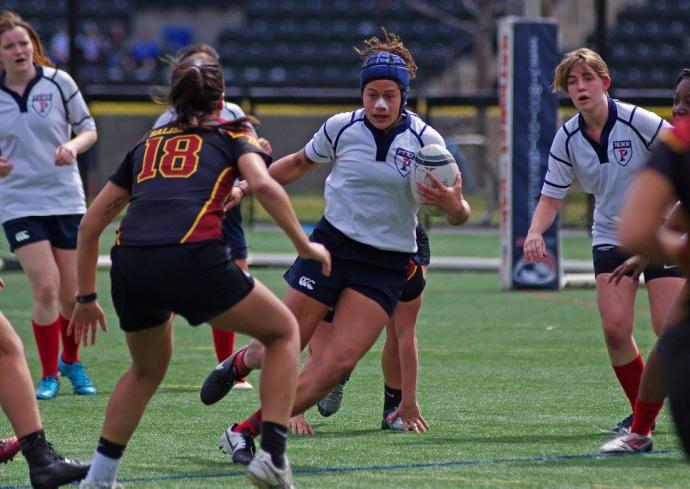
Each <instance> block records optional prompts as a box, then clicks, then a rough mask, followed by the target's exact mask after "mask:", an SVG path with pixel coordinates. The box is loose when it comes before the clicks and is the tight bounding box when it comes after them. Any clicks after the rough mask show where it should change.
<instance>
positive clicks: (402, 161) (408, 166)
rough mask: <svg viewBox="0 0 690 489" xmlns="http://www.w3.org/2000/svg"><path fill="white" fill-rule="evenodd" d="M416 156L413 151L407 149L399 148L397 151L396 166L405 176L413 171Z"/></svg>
mask: <svg viewBox="0 0 690 489" xmlns="http://www.w3.org/2000/svg"><path fill="white" fill-rule="evenodd" d="M414 156H415V155H414V153H413V152H412V151H407V150H406V149H402V148H398V149H397V150H396V151H395V167H396V168H397V169H398V171H399V172H400V174H401V175H402V176H403V177H406V176H408V175H409V174H410V172H411V171H412V162H413V161H414Z"/></svg>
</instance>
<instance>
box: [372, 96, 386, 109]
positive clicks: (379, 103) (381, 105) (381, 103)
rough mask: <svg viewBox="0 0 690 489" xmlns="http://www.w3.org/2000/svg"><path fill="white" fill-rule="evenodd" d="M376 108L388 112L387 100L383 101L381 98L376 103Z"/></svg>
mask: <svg viewBox="0 0 690 489" xmlns="http://www.w3.org/2000/svg"><path fill="white" fill-rule="evenodd" d="M374 107H375V108H377V109H385V110H388V104H387V103H386V101H385V100H383V97H381V98H379V99H378V100H377V101H376V105H374Z"/></svg>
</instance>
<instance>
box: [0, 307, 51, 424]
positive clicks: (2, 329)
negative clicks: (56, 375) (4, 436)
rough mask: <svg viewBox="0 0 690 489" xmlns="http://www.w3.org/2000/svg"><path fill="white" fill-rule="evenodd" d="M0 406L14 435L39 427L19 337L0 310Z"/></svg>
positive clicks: (29, 378) (34, 399)
mask: <svg viewBox="0 0 690 489" xmlns="http://www.w3.org/2000/svg"><path fill="white" fill-rule="evenodd" d="M0 373H1V374H0V406H2V409H3V411H5V414H6V415H7V418H8V419H9V420H10V423H11V424H12V428H13V429H14V433H15V434H16V435H17V438H22V437H24V436H26V435H28V434H30V433H34V432H36V431H38V430H40V429H41V418H40V415H39V413H38V404H37V403H36V398H35V397H34V388H33V386H32V384H31V374H30V373H29V366H28V365H27V364H26V358H25V357H24V347H23V346H22V342H21V339H20V338H19V336H17V333H16V332H15V331H14V329H13V328H12V325H10V322H9V321H8V320H7V318H6V317H5V316H4V315H3V314H2V312H0Z"/></svg>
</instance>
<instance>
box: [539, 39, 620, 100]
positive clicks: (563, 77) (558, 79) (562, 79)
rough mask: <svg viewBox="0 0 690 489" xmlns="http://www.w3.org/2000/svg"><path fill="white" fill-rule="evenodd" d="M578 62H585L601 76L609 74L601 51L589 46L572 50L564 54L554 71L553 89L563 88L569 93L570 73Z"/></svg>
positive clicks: (555, 90)
mask: <svg viewBox="0 0 690 489" xmlns="http://www.w3.org/2000/svg"><path fill="white" fill-rule="evenodd" d="M577 63H584V64H586V65H587V66H589V67H590V68H592V69H593V70H594V72H595V73H596V74H597V75H599V78H602V79H603V78H605V77H607V76H609V67H608V66H607V64H606V61H604V60H603V58H602V57H601V56H599V53H597V52H595V51H592V50H591V49H588V48H580V49H576V50H575V51H570V52H569V53H566V54H565V56H563V59H562V60H561V62H560V63H558V66H556V69H555V71H554V76H553V85H552V89H553V91H554V92H557V91H558V90H563V91H564V92H565V93H568V74H569V73H570V70H572V69H573V66H575V65H576V64H577Z"/></svg>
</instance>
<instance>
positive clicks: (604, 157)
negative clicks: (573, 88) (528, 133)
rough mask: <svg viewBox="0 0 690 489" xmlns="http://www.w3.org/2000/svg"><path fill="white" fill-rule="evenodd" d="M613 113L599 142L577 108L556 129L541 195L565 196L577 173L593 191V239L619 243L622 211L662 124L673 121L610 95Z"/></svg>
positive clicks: (584, 184) (584, 185)
mask: <svg viewBox="0 0 690 489" xmlns="http://www.w3.org/2000/svg"><path fill="white" fill-rule="evenodd" d="M608 103H609V118H608V121H607V122H606V125H605V126H604V129H603V130H602V132H601V139H600V142H601V143H600V144H599V143H596V142H594V141H592V140H591V139H590V138H589V137H588V136H587V135H586V134H585V132H584V129H583V128H584V120H583V118H582V115H580V114H577V115H575V116H574V117H572V118H571V119H570V120H568V122H566V123H565V124H564V125H563V127H561V128H560V129H559V130H558V132H557V133H556V137H555V138H554V140H553V144H552V145H551V152H550V154H549V169H548V171H547V172H546V176H545V178H544V186H543V188H542V191H541V193H542V195H546V196H548V197H553V198H556V199H563V198H564V197H565V195H566V194H567V193H568V190H569V189H570V184H571V183H572V181H573V176H577V179H578V181H579V182H580V186H581V187H582V189H583V190H584V191H585V192H587V193H590V194H593V195H594V198H595V207H594V224H593V226H592V238H593V239H592V245H593V246H597V245H600V244H612V245H619V244H620V242H619V240H618V236H617V232H616V227H617V226H618V214H619V211H620V208H621V206H622V205H623V202H625V199H626V197H627V196H628V191H629V190H630V187H631V186H632V181H633V177H634V176H635V173H636V172H637V170H638V169H639V168H640V167H642V166H643V165H644V163H645V161H646V160H647V157H648V156H649V153H650V148H651V145H652V143H653V142H654V140H655V139H656V137H657V135H658V134H659V131H660V130H661V128H662V127H670V125H669V124H668V123H667V122H666V121H664V120H663V119H662V118H661V117H659V116H658V115H656V114H654V113H652V112H649V111H648V110H645V109H643V108H640V107H637V106H635V105H631V104H627V103H623V102H621V101H619V100H614V99H609V102H608Z"/></svg>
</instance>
